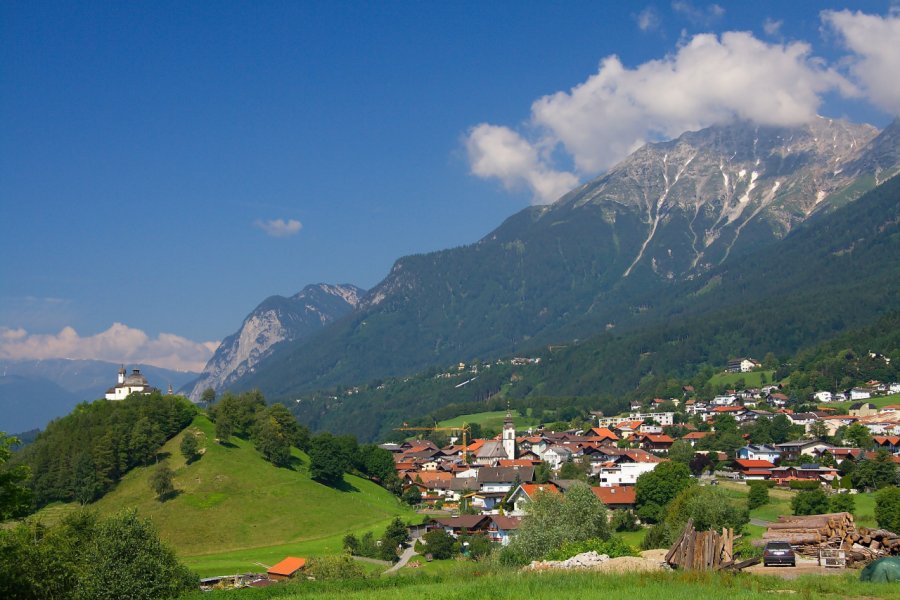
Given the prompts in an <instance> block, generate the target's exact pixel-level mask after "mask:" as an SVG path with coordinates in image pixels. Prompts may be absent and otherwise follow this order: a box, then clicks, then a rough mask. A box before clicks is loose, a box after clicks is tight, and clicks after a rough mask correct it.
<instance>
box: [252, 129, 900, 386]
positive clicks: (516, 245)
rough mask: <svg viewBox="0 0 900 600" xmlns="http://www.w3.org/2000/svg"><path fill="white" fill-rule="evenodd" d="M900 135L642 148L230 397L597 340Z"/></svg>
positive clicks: (409, 278)
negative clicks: (569, 335)
mask: <svg viewBox="0 0 900 600" xmlns="http://www.w3.org/2000/svg"><path fill="white" fill-rule="evenodd" d="M898 128H900V125H898V122H897V121H895V122H894V123H892V124H891V125H890V126H888V128H886V129H885V130H884V131H882V132H880V133H879V132H877V130H875V129H874V128H872V127H870V126H865V125H854V124H849V123H846V122H842V121H835V120H829V119H817V120H816V121H815V122H814V123H813V124H811V125H809V126H806V127H805V128H795V129H785V128H762V127H754V126H750V125H748V124H746V123H738V124H735V125H732V126H718V127H713V128H707V129H705V130H701V131H699V132H691V133H686V134H684V135H683V136H681V137H679V138H677V139H676V140H672V141H669V142H662V143H657V144H648V145H646V146H644V147H643V148H642V149H640V150H638V151H637V152H635V153H634V154H633V155H632V156H631V157H629V158H627V159H625V160H624V161H622V162H621V163H620V164H619V165H617V166H616V167H614V168H613V169H612V170H611V171H610V172H609V173H607V174H605V175H603V176H601V177H598V178H597V179H595V180H593V181H592V182H588V183H586V184H584V185H582V186H580V187H579V188H577V189H575V190H573V191H572V192H570V193H569V194H566V195H565V196H563V197H562V198H561V199H560V200H559V201H557V202H556V203H554V204H552V205H549V206H544V207H531V208H528V209H525V210H523V211H520V212H519V213H516V214H514V215H512V216H510V217H509V218H508V219H506V220H505V221H504V222H503V223H502V224H501V225H500V226H499V227H498V228H497V229H495V230H494V231H493V232H491V233H490V234H488V235H487V236H485V237H483V238H482V239H481V240H479V241H478V242H476V243H474V244H470V245H467V246H462V247H459V248H454V249H451V250H442V251H438V252H433V253H429V254H421V255H412V256H406V257H402V258H400V259H398V260H397V261H396V262H395V263H394V266H393V267H392V269H391V271H390V273H389V274H388V276H387V277H385V279H384V280H382V281H381V282H380V283H379V284H378V285H376V286H375V287H374V288H372V290H370V291H369V292H368V293H367V294H366V295H365V297H363V298H362V299H361V301H360V303H359V306H358V308H357V310H355V311H353V312H352V313H350V314H349V315H348V316H347V317H346V318H344V319H341V320H340V321H338V322H336V323H335V324H333V325H331V326H329V327H328V328H326V330H324V331H323V332H322V333H321V334H320V335H317V336H316V344H315V345H314V346H312V345H309V344H304V343H303V342H302V341H301V342H291V343H286V344H283V345H281V346H280V347H279V348H278V351H277V352H274V353H273V354H272V355H271V356H270V357H268V358H267V359H266V360H265V361H262V362H261V363H260V364H259V365H258V367H257V369H256V370H255V371H254V372H253V373H250V374H248V375H247V376H245V377H243V378H241V379H240V380H238V381H236V382H235V387H236V388H238V389H247V388H250V387H259V388H260V389H262V390H263V391H264V392H265V393H266V395H267V396H271V397H274V398H290V396H291V395H292V394H294V393H296V392H298V391H303V390H310V389H316V388H323V387H328V386H330V385H334V384H337V383H345V384H346V383H350V382H354V381H355V382H358V381H363V380H367V379H371V378H373V377H381V376H392V375H400V374H403V373H410V372H415V371H416V370H421V369H423V368H425V367H427V366H429V365H434V364H448V363H449V362H452V361H453V360H457V359H460V358H462V357H468V358H490V357H494V356H499V355H501V354H506V353H512V352H516V351H517V350H518V349H521V348H528V347H533V345H534V344H535V342H536V341H537V340H552V339H554V338H555V339H558V334H559V333H560V332H561V331H565V330H566V329H567V328H569V327H570V326H571V324H572V323H575V322H581V323H583V324H584V326H585V327H586V329H585V330H584V331H582V332H581V335H582V336H583V335H590V334H592V333H596V332H598V331H602V329H603V327H604V326H606V325H607V324H613V325H614V324H615V323H616V322H617V320H619V319H621V318H622V316H623V315H627V314H630V313H631V312H633V311H634V310H641V309H640V307H641V306H642V305H643V304H646V303H647V302H648V301H652V298H654V297H655V296H656V295H658V294H663V293H666V290H668V289H669V288H670V286H671V285H672V284H674V283H676V282H678V281H682V280H689V279H691V278H698V277H703V275H704V273H706V272H708V271H710V270H711V269H713V268H714V267H715V266H717V265H720V264H722V263H724V262H726V261H728V260H730V259H733V258H735V257H737V256H741V255H743V254H747V253H752V252H754V251H755V250H757V249H759V248H762V247H764V246H767V245H770V244H774V243H776V242H778V241H779V240H781V239H783V238H784V236H785V235H787V233H788V232H790V230H791V229H793V228H795V227H796V226H797V225H798V224H800V223H802V222H804V221H806V220H807V219H809V218H812V217H813V216H815V215H818V214H820V213H827V212H830V211H831V210H833V209H834V208H836V207H838V206H840V205H841V204H844V203H846V202H850V201H852V200H854V199H856V198H858V197H859V196H860V195H861V194H862V193H864V192H865V191H866V190H868V189H871V187H873V186H874V185H875V183H876V182H877V181H883V180H884V178H886V177H887V176H888V175H890V174H893V173H895V172H896V171H897V169H898V164H897V160H896V145H897V141H896V140H897V129H898ZM713 150H714V151H713ZM676 151H677V152H676ZM676 154H677V157H678V160H677V161H676V160H674V157H675V155H676ZM670 155H671V156H673V159H672V160H673V161H674V162H670V160H669V156H670ZM673 165H674V166H673ZM847 165H852V166H853V169H854V170H853V172H852V173H851V172H850V171H846V170H845V168H844V167H846V166H847ZM847 168H849V167H847ZM586 315H589V316H590V318H589V319H585V318H584V317H585V316H586Z"/></svg>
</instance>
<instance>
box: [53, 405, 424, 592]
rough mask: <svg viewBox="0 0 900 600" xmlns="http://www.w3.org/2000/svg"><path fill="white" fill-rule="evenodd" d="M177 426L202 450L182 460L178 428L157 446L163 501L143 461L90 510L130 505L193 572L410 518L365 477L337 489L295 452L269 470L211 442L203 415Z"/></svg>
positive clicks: (263, 558) (253, 564) (243, 445)
mask: <svg viewBox="0 0 900 600" xmlns="http://www.w3.org/2000/svg"><path fill="white" fill-rule="evenodd" d="M187 430H189V431H193V432H194V433H196V434H197V435H199V437H200V438H201V440H202V441H201V446H202V447H203V448H205V451H204V454H203V456H202V457H201V458H200V459H199V460H197V461H195V462H193V463H192V464H186V463H185V459H184V457H183V456H182V455H181V453H180V452H179V450H178V448H179V445H180V443H181V439H182V437H183V436H184V434H185V432H182V433H180V434H178V435H177V436H175V437H174V438H173V439H171V440H169V441H168V442H167V443H166V445H165V446H164V447H163V449H162V456H166V458H165V459H163V460H165V461H167V462H168V463H169V466H170V467H171V468H172V470H173V471H174V472H175V481H174V484H175V489H176V490H177V493H176V495H175V496H174V497H173V498H171V499H169V500H167V501H165V502H160V501H159V500H157V499H156V498H155V497H154V494H153V492H152V491H151V489H150V485H149V477H150V474H151V473H152V471H153V469H154V467H152V466H151V467H144V468H138V469H134V470H132V471H131V472H129V473H128V474H127V475H126V476H125V477H123V478H122V481H121V482H119V484H118V485H117V486H116V487H115V489H113V490H112V491H111V492H110V493H108V494H107V495H106V496H104V497H103V498H101V499H100V500H98V501H97V502H96V503H95V504H93V505H92V507H93V508H95V509H97V510H98V511H100V513H102V514H108V513H114V512H116V511H118V510H120V509H122V508H125V507H135V508H137V510H138V513H139V514H140V515H141V516H144V517H149V518H150V519H151V520H152V521H153V523H154V525H155V526H156V527H157V529H158V530H159V532H160V537H161V538H162V539H163V540H164V541H166V542H167V543H168V544H170V545H171V546H172V547H173V548H174V549H175V550H176V552H177V553H178V555H179V556H180V557H181V558H182V559H183V560H184V562H185V563H186V564H187V565H188V566H189V567H191V568H192V569H194V570H196V571H197V572H198V573H199V574H200V575H201V576H207V575H216V574H226V573H237V572H246V571H250V570H259V564H260V563H261V564H264V565H271V564H274V563H275V562H278V561H279V560H281V559H282V558H284V557H285V556H286V555H289V554H294V555H296V554H299V555H301V556H311V555H312V556H315V555H323V554H335V553H337V552H340V550H341V545H342V538H343V536H344V535H346V534H347V533H349V532H354V533H357V534H360V533H364V532H365V531H367V530H372V531H374V532H376V535H380V533H381V532H382V531H383V530H384V528H385V526H386V525H387V524H388V522H389V521H390V520H391V519H392V518H393V517H394V516H400V517H402V518H404V519H407V520H415V519H416V515H415V513H414V512H413V511H412V510H410V509H409V508H408V507H407V506H406V505H404V504H402V503H401V502H400V501H399V500H398V499H397V498H396V497H394V496H393V495H392V494H390V493H389V492H388V491H387V490H385V489H383V488H382V487H380V486H378V485H376V484H375V483H372V482H371V481H368V480H366V479H362V478H359V477H355V476H352V475H345V476H344V483H345V485H344V486H343V487H342V489H335V488H331V487H328V486H325V485H322V484H320V483H317V482H315V481H313V480H311V479H310V477H309V458H308V457H307V456H306V455H305V454H303V453H302V452H300V451H298V450H296V449H295V450H294V460H293V465H292V468H290V469H286V468H277V467H274V466H273V465H272V464H271V463H268V462H266V461H265V460H263V458H262V456H261V455H260V454H259V453H258V452H257V451H256V450H255V449H254V448H253V445H252V444H251V443H250V442H248V441H246V440H241V439H239V438H232V440H231V443H230V444H228V445H222V444H218V443H216V442H215V441H214V426H213V424H212V423H211V422H210V421H209V419H208V418H207V417H206V416H204V415H200V416H197V417H196V418H195V419H194V421H193V423H192V424H191V425H190V426H189V427H188V429H187ZM74 508H75V505H74V504H72V505H59V504H57V505H53V506H49V507H47V508H45V509H44V510H43V511H41V512H40V513H38V516H39V518H42V519H44V520H48V521H50V520H54V519H57V518H59V516H60V515H61V514H64V513H65V512H67V511H69V510H73V509H74Z"/></svg>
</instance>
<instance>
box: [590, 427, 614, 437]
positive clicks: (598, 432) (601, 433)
mask: <svg viewBox="0 0 900 600" xmlns="http://www.w3.org/2000/svg"><path fill="white" fill-rule="evenodd" d="M590 433H592V434H593V436H592V437H599V438H609V439H611V440H618V439H619V436H617V435H616V434H615V433H613V432H612V431H610V429H609V428H608V427H594V428H593V429H591V431H590Z"/></svg>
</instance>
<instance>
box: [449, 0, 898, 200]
mask: <svg viewBox="0 0 900 600" xmlns="http://www.w3.org/2000/svg"><path fill="white" fill-rule="evenodd" d="M682 4H683V8H685V10H687V9H689V8H691V5H690V4H688V3H682ZM707 12H708V14H706V16H707V17H709V18H711V19H714V18H716V17H717V16H720V15H719V14H718V11H717V10H712V9H710V10H709V11H707ZM698 14H699V13H698ZM821 17H822V21H823V23H825V24H826V25H828V26H829V27H831V28H832V29H833V30H834V31H836V32H838V34H839V35H840V36H841V39H842V40H843V43H844V44H845V45H846V47H847V48H848V49H849V50H850V51H851V52H852V53H853V55H852V56H851V57H848V58H847V59H845V61H844V63H841V64H842V65H844V66H846V68H843V69H841V68H838V67H837V66H832V65H829V64H827V63H826V62H825V61H824V60H822V59H820V58H818V57H816V56H814V55H813V53H812V47H811V46H810V45H809V44H808V43H806V42H803V41H793V42H789V43H769V42H766V41H763V40H760V39H758V38H756V37H755V36H754V35H753V34H751V33H749V32H738V31H730V32H724V33H722V34H721V35H716V34H711V33H703V34H698V35H695V36H693V37H691V38H688V39H685V40H683V41H682V43H681V44H680V45H679V47H678V48H677V50H676V51H675V52H674V53H672V54H669V55H667V56H665V57H664V58H661V59H657V60H650V61H647V62H645V63H642V64H640V65H637V66H636V67H634V68H630V67H628V66H626V65H624V64H623V63H622V61H621V60H620V59H619V57H618V56H615V55H610V56H607V57H605V58H604V59H603V60H602V61H601V62H600V65H599V68H598V70H597V72H596V73H595V74H593V75H591V76H590V77H588V78H587V79H586V80H585V81H583V82H582V83H579V84H578V85H576V86H574V87H573V88H571V89H570V90H568V91H559V92H556V93H553V94H548V95H546V96H543V97H541V98H538V99H537V100H535V101H534V102H533V103H532V105H531V116H530V118H529V120H528V121H527V122H526V123H524V124H522V126H521V128H520V129H517V128H512V127H509V126H505V125H496V124H488V123H482V124H480V125H478V126H476V127H473V128H472V129H470V130H469V132H468V134H467V137H466V149H467V151H468V157H469V165H470V168H471V172H472V173H473V174H474V175H477V176H479V177H482V178H497V179H499V180H500V181H501V182H502V183H503V184H504V186H506V187H507V188H509V189H514V188H516V187H522V186H524V187H526V188H528V189H529V190H530V191H531V192H532V194H533V196H534V202H535V203H538V204H542V203H549V202H553V201H555V200H556V199H557V198H558V197H559V196H560V195H561V193H562V192H565V191H568V190H569V189H571V188H572V187H574V185H575V183H576V182H577V181H578V180H579V179H581V178H585V177H588V176H593V175H596V174H598V173H600V172H603V171H605V170H607V169H609V168H610V167H612V166H613V165H614V164H616V163H617V162H618V161H619V160H621V159H623V158H624V157H625V156H627V155H628V154H630V153H631V152H633V151H634V150H636V149H637V148H639V147H640V146H642V145H643V144H645V143H646V142H649V141H659V140H661V139H669V138H672V137H675V136H677V135H679V134H680V133H682V132H684V131H687V130H698V129H702V128H704V127H708V126H710V125H715V124H722V123H727V122H729V121H732V120H735V119H741V120H747V121H751V122H754V123H757V124H759V125H776V126H797V125H801V124H803V123H807V122H809V121H810V120H811V119H812V118H813V117H814V116H815V115H816V114H817V111H818V109H819V107H820V105H821V104H822V97H823V96H824V95H825V94H827V93H831V92H837V93H839V94H841V95H843V96H846V97H855V96H859V95H860V94H861V93H865V94H867V95H868V98H869V100H871V101H872V102H873V103H875V104H877V105H878V106H880V107H882V108H884V109H885V110H888V111H891V112H894V113H896V112H898V110H900V79H898V78H896V77H893V76H892V75H893V74H894V73H897V72H900V54H898V53H897V52H896V51H895V50H894V49H895V48H897V47H898V46H900V19H898V18H897V17H896V15H894V14H892V15H890V16H888V17H879V16H870V15H865V14H862V13H851V12H849V11H842V12H833V11H826V12H823V13H822V15H821ZM766 29H767V30H768V31H769V32H770V35H771V34H772V33H777V31H778V28H777V27H776V26H775V25H774V24H772V25H771V26H767V28H766ZM847 65H849V66H847ZM560 157H562V158H563V159H564V161H565V163H564V164H563V165H561V164H560V163H559V161H558V160H556V159H558V158H560ZM568 163H571V166H568Z"/></svg>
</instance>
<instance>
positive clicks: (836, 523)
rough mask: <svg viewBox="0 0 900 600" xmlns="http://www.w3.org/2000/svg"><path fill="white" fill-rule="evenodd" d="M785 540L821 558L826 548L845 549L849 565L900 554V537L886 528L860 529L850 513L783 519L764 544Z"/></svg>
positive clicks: (800, 551) (770, 529) (772, 527)
mask: <svg viewBox="0 0 900 600" xmlns="http://www.w3.org/2000/svg"><path fill="white" fill-rule="evenodd" d="M769 540H784V541H786V542H790V544H791V546H793V547H794V550H795V551H796V552H797V553H798V554H801V555H804V556H812V557H818V556H819V551H820V550H822V549H826V548H831V549H841V550H844V551H845V553H846V557H847V560H848V561H849V562H860V561H862V562H868V561H871V560H874V559H876V558H879V557H881V556H890V555H900V535H898V534H896V533H893V532H890V531H887V530H885V529H868V528H866V527H860V528H857V527H856V524H855V523H854V522H853V515H852V514H850V513H846V512H843V513H830V514H824V515H807V516H781V517H778V521H777V522H776V523H770V524H769V527H768V530H767V531H766V532H765V533H764V534H763V536H762V542H763V543H765V542H767V541H769Z"/></svg>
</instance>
